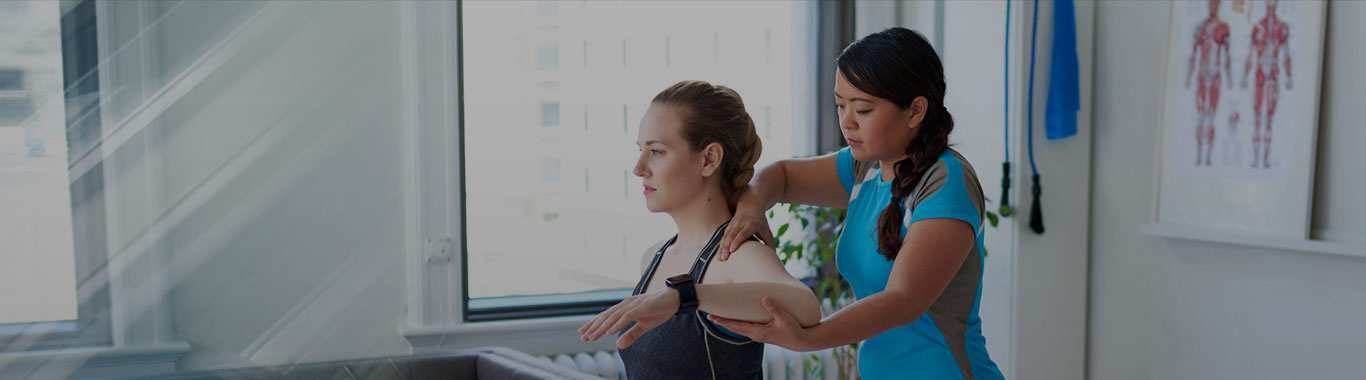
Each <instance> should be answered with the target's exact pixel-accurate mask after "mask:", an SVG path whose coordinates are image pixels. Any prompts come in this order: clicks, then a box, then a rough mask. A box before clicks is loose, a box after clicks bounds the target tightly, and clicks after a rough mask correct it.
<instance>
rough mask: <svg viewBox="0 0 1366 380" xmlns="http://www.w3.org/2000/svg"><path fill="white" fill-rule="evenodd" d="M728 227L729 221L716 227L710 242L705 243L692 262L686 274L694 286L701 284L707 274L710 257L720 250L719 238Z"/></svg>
mask: <svg viewBox="0 0 1366 380" xmlns="http://www.w3.org/2000/svg"><path fill="white" fill-rule="evenodd" d="M728 225H730V222H729V221H727V222H725V223H721V227H717V228H716V232H713V233H712V234H711V240H710V241H707V246H705V247H703V248H702V252H699V253H698V254H697V260H696V261H693V263H692V269H689V270H688V274H691V275H692V278H693V283H694V284H701V283H702V276H704V275H706V274H707V266H708V265H711V257H712V256H714V255H716V251H717V249H719V248H720V245H721V236H722V235H724V232H726V226H728Z"/></svg>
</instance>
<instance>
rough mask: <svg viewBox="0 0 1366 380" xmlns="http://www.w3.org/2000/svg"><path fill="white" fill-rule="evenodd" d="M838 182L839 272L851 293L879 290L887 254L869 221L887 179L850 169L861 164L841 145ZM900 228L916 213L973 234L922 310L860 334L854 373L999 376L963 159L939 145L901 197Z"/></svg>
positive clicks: (883, 203)
mask: <svg viewBox="0 0 1366 380" xmlns="http://www.w3.org/2000/svg"><path fill="white" fill-rule="evenodd" d="M836 165H837V166H838V169H837V172H838V174H839V179H840V184H841V185H843V186H844V190H845V191H846V192H848V193H849V209H848V215H847V217H846V219H845V221H844V232H843V233H842V235H841V236H840V240H839V246H838V247H837V248H836V250H835V260H836V265H838V267H839V271H840V275H842V276H844V279H845V280H847V281H848V282H849V286H850V287H851V288H852V290H853V292H854V297H855V298H856V299H863V298H864V297H867V296H869V295H872V294H876V293H878V292H881V291H883V290H885V289H886V287H887V280H888V278H889V277H890V275H891V271H892V261H890V260H887V258H886V257H885V256H882V254H879V253H878V252H877V246H878V239H877V221H878V216H879V215H881V213H882V209H883V208H885V207H887V204H888V202H890V201H891V199H892V192H891V181H882V178H881V173H880V171H879V169H876V168H873V169H869V170H867V174H866V175H864V176H863V178H855V176H857V171H858V167H859V166H862V165H865V163H861V162H857V161H855V160H854V156H853V153H852V152H851V151H850V150H849V148H844V149H842V150H840V151H839V152H838V153H837V154H836ZM903 202H904V205H903V206H902V207H903V209H904V210H907V211H906V215H905V217H904V218H902V222H901V238H903V239H904V238H905V236H906V228H907V227H909V226H910V225H911V223H915V222H916V221H919V220H925V219H936V218H948V219H958V220H962V221H964V222H967V223H968V224H969V225H971V226H972V229H973V231H974V232H975V233H976V240H975V242H974V243H975V244H974V246H973V249H972V254H969V255H968V256H967V259H966V260H965V261H964V262H963V265H962V267H960V268H959V270H958V272H957V273H955V274H954V277H953V279H952V280H951V281H950V282H949V285H948V287H946V288H945V289H944V292H943V293H942V294H941V295H940V296H939V299H937V300H935V302H934V304H933V305H931V306H930V309H929V311H927V312H926V313H925V314H923V315H921V316H920V317H919V318H917V319H916V320H915V322H912V323H911V324H909V325H904V326H900V327H896V328H893V329H891V330H887V331H885V332H883V333H881V334H878V335H877V336H874V337H872V338H868V340H865V341H864V342H863V344H862V345H861V346H860V348H859V360H858V367H859V375H861V376H862V377H863V378H864V379H869V380H879V379H979V380H980V379H1002V378H1003V377H1002V376H1001V371H1000V370H999V369H997V368H996V363H994V362H992V361H991V357H990V356H989V355H988V354H987V349H986V338H985V337H983V336H982V321H981V320H980V319H979V318H978V317H977V309H978V301H979V300H980V299H981V296H982V289H981V285H982V260H983V255H982V247H983V245H982V232H983V231H982V230H983V226H982V210H983V197H982V187H981V185H980V184H979V183H978V181H977V174H976V173H975V172H974V171H973V169H972V166H971V165H968V163H967V160H965V159H963V158H962V156H960V155H959V154H958V153H957V152H954V151H953V150H947V151H945V152H944V154H942V155H940V156H939V161H938V162H936V163H935V165H934V166H933V167H931V168H930V169H929V170H927V171H926V172H925V174H924V175H923V176H922V177H921V180H920V182H919V183H917V184H916V185H915V186H914V187H913V188H912V191H911V194H910V195H909V196H907V198H906V199H905V200H904V201H903Z"/></svg>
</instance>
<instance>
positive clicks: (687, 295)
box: [664, 273, 697, 315]
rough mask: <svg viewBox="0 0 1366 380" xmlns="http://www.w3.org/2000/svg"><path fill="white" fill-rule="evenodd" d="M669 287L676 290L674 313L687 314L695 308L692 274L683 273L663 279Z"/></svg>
mask: <svg viewBox="0 0 1366 380" xmlns="http://www.w3.org/2000/svg"><path fill="white" fill-rule="evenodd" d="M664 283H665V284H666V285H668V286H669V288H671V289H673V290H676V291H678V312H676V313H674V315H682V314H689V313H692V312H693V311H696V310H697V288H695V287H694V286H693V285H694V281H693V278H692V275H690V274H687V273H684V274H680V275H677V276H673V277H669V278H668V279H666V280H664Z"/></svg>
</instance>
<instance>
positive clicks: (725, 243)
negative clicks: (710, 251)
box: [716, 219, 742, 261]
mask: <svg viewBox="0 0 1366 380" xmlns="http://www.w3.org/2000/svg"><path fill="white" fill-rule="evenodd" d="M741 223H742V222H740V221H739V220H738V219H732V220H731V221H730V225H728V226H726V232H724V233H722V234H721V245H720V246H719V247H721V249H720V250H718V252H716V253H717V256H716V259H717V260H721V261H726V260H729V259H730V253H731V252H735V249H734V248H732V247H731V245H732V244H731V242H733V241H735V236H736V234H738V233H739V230H740V229H741V228H740V224H741Z"/></svg>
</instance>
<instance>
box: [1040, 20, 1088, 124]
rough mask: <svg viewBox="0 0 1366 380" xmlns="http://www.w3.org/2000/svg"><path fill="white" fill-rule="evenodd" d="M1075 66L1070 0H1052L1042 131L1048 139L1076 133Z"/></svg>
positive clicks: (1078, 102) (1077, 86)
mask: <svg viewBox="0 0 1366 380" xmlns="http://www.w3.org/2000/svg"><path fill="white" fill-rule="evenodd" d="M1078 71H1079V70H1078V67H1077V17H1076V10H1075V9H1074V7H1073V4H1072V0H1057V1H1055V2H1054V3H1053V62H1052V69H1051V70H1050V72H1049V80H1048V105H1047V106H1045V110H1044V134H1045V135H1046V136H1048V139H1049V140H1057V139H1063V138H1067V137H1068V136H1072V135H1075V134H1077V110H1080V109H1081V84H1080V83H1079V81H1078V79H1077V78H1078V76H1079V75H1078Z"/></svg>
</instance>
